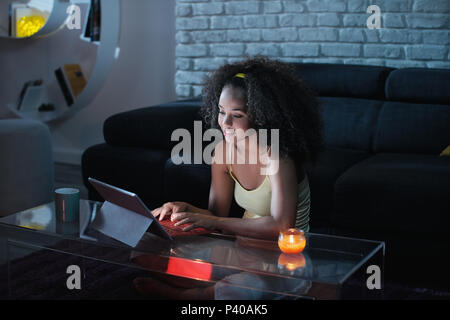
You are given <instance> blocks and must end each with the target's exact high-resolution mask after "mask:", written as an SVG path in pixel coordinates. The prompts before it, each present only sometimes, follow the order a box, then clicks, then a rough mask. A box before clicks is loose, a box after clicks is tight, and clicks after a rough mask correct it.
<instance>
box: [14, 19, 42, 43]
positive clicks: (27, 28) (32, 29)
mask: <svg viewBox="0 0 450 320" xmlns="http://www.w3.org/2000/svg"><path fill="white" fill-rule="evenodd" d="M44 24H45V18H44V17H41V16H36V15H35V16H28V17H27V16H25V17H22V18H20V19H19V21H17V28H16V36H17V37H18V38H25V37H29V36H32V35H33V34H35V33H36V32H38V31H39V29H41V28H42V27H43V26H44Z"/></svg>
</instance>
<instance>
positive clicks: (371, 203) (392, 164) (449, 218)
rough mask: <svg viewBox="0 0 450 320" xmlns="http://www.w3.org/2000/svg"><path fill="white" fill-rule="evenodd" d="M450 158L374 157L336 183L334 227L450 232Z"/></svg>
mask: <svg viewBox="0 0 450 320" xmlns="http://www.w3.org/2000/svg"><path fill="white" fill-rule="evenodd" d="M449 186H450V159H448V158H446V157H439V156H431V155H420V154H393V153H384V154H377V155H374V156H371V157H370V158H368V159H366V160H364V161H362V162H359V163H357V164H355V165H354V166H352V167H351V168H350V169H348V170H347V171H346V172H345V173H343V174H342V175H341V176H340V177H339V179H338V180H337V181H336V185H335V199H334V201H335V213H334V215H333V217H332V223H333V225H334V226H337V227H343V228H356V229H359V230H368V231H370V230H372V231H373V230H378V231H382V232H405V233H409V234H412V233H414V232H417V233H419V234H425V233H427V234H437V235H438V234H440V235H441V236H442V235H443V234H448V226H449V224H450V210H449V202H448V196H449V193H448V190H449Z"/></svg>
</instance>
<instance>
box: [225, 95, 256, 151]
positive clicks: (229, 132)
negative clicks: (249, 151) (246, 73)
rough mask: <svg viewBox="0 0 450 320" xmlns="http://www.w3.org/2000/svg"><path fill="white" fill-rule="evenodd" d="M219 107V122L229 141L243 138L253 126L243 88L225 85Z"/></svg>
mask: <svg viewBox="0 0 450 320" xmlns="http://www.w3.org/2000/svg"><path fill="white" fill-rule="evenodd" d="M218 108H219V117H218V123H219V126H220V128H221V129H222V132H223V134H224V136H225V139H226V140H227V141H229V142H232V141H234V139H235V138H236V139H237V140H240V139H242V138H243V133H245V132H246V131H247V130H248V129H250V128H251V127H252V126H251V122H250V120H249V118H248V115H247V113H246V111H247V107H246V105H245V100H244V93H243V92H242V90H241V89H236V88H233V87H231V86H225V87H224V88H223V90H222V93H221V94H220V98H219V106H218Z"/></svg>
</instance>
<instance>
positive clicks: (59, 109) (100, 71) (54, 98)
mask: <svg viewBox="0 0 450 320" xmlns="http://www.w3.org/2000/svg"><path fill="white" fill-rule="evenodd" d="M60 1H62V0H60ZM55 2H58V1H57V0H55ZM70 3H73V4H90V1H81V0H77V1H70ZM68 5H69V2H68V1H67V2H66V8H67V7H68ZM100 21H101V25H100V30H102V33H101V37H100V39H101V40H100V41H91V40H90V38H87V39H86V38H84V39H83V37H82V35H83V34H84V33H81V36H80V37H78V36H75V38H76V39H79V41H80V42H81V41H82V42H88V43H92V44H93V45H94V46H95V47H97V48H96V61H95V64H94V65H93V69H92V71H91V73H90V76H89V79H87V83H86V85H85V87H84V89H83V91H82V92H81V93H80V94H79V95H78V96H77V98H76V99H75V101H74V103H73V104H72V105H71V106H70V107H69V106H67V103H65V100H64V96H63V94H62V90H61V89H60V88H59V87H58V86H57V81H56V77H54V76H53V74H54V70H53V68H54V67H51V66H50V65H49V66H48V67H47V71H46V72H47V74H50V77H54V79H53V80H51V82H44V87H46V88H45V90H44V91H45V99H44V98H42V99H44V100H45V101H44V100H42V99H41V101H36V108H35V110H34V111H33V108H28V110H27V111H25V110H23V111H22V110H17V104H16V103H9V104H8V105H7V106H8V108H9V109H10V110H11V111H12V112H13V113H14V114H15V115H17V116H19V117H21V118H32V119H37V120H40V121H43V122H52V121H60V120H64V119H66V118H68V117H70V116H72V115H73V114H75V113H76V112H78V111H79V110H81V109H82V108H84V107H86V106H88V105H89V104H90V102H91V101H92V100H93V99H94V97H95V96H96V95H97V93H98V92H99V91H100V89H101V87H102V86H103V84H104V83H105V81H106V79H107V77H108V74H109V72H110V71H111V69H112V66H113V64H114V63H115V61H116V59H117V57H118V54H119V51H120V50H119V48H118V43H119V33H120V0H101V20H100ZM31 38H33V37H31ZM38 38H39V37H38ZM63 39H65V38H63ZM23 41H25V42H24V43H25V44H26V43H27V41H28V39H23ZM36 41H39V39H36ZM72 41H74V40H72ZM75 41H76V40H75ZM28 43H29V44H30V45H33V43H34V42H31V41H30V42H28ZM62 45H64V44H62ZM67 60H70V59H67ZM64 63H66V62H64ZM67 63H69V64H70V63H77V62H76V60H75V61H70V62H69V61H68V62H67ZM46 79H47V80H46V81H48V76H47V77H46ZM55 84H56V85H55ZM20 89H21V88H20ZM19 92H20V90H19ZM40 103H53V105H54V106H55V108H56V110H55V111H38V110H37V109H38V107H39V105H40Z"/></svg>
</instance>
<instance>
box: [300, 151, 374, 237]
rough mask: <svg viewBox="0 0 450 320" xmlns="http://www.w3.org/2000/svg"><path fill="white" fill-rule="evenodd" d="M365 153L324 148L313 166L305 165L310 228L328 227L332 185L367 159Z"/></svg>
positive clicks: (330, 212) (331, 203)
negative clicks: (309, 190) (309, 195)
mask: <svg viewBox="0 0 450 320" xmlns="http://www.w3.org/2000/svg"><path fill="white" fill-rule="evenodd" d="M368 156H369V154H368V153H367V152H365V151H358V150H350V149H341V148H326V149H324V150H323V151H322V152H320V153H319V156H318V159H317V162H316V163H315V164H314V166H311V165H307V166H306V167H305V168H306V172H307V174H308V180H309V186H310V189H311V228H312V230H314V229H317V228H323V227H329V226H330V221H331V214H332V211H333V193H334V184H335V182H336V180H337V178H338V177H339V176H340V175H341V174H342V173H344V172H345V171H346V170H347V169H348V168H350V167H351V166H352V165H354V164H355V163H357V162H359V161H362V160H363V159H365V158H367V157H368Z"/></svg>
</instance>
